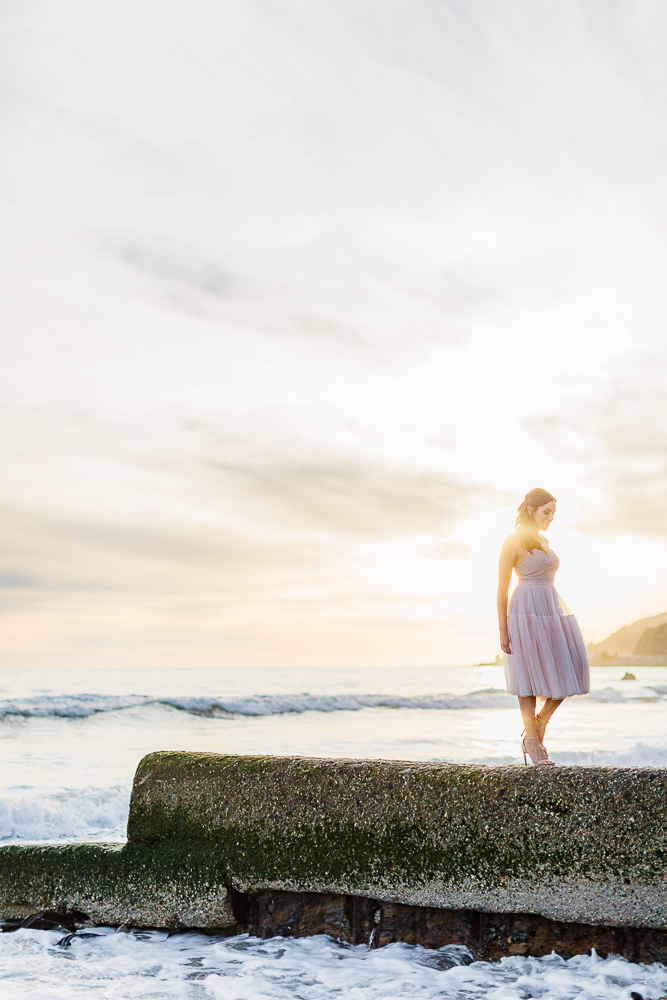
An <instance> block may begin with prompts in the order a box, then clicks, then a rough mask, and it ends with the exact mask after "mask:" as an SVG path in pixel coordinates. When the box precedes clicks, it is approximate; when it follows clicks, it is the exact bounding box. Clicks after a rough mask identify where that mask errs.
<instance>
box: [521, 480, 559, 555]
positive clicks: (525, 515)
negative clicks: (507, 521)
mask: <svg viewBox="0 0 667 1000" xmlns="http://www.w3.org/2000/svg"><path fill="white" fill-rule="evenodd" d="M548 503H556V497H553V496H552V495H551V493H547V491H546V490H541V489H540V488H539V486H538V487H536V489H534V490H531V491H530V493H526V496H525V498H524V499H523V501H522V502H521V503H520V504H519V506H518V507H517V510H518V512H519V513H518V517H517V519H516V526H517V528H518V529H519V532H520V534H521V544H522V545H523V547H524V549H525V550H526V552H532V551H533V549H541V548H542V546H541V545H540V541H539V538H538V536H537V532H538V528H537V524H536V523H535V518H534V517H533V515H532V514H531V513H529V511H528V508H529V507H532V508H533V509H534V510H537V509H538V507H544V505H545V504H548Z"/></svg>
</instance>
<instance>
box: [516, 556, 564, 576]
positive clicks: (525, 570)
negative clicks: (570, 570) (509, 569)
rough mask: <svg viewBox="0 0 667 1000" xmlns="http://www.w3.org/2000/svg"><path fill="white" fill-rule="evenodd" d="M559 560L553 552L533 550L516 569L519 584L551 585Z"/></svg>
mask: <svg viewBox="0 0 667 1000" xmlns="http://www.w3.org/2000/svg"><path fill="white" fill-rule="evenodd" d="M559 566H560V559H559V558H558V556H557V555H556V553H555V552H552V551H551V550H549V551H548V552H545V551H544V549H533V551H532V552H529V553H528V555H527V556H526V558H525V559H524V561H523V562H522V563H521V565H520V566H517V567H516V575H517V576H518V577H519V583H542V584H553V582H554V577H555V575H556V570H557V569H558V567H559Z"/></svg>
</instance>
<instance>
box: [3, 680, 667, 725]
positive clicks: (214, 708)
mask: <svg viewBox="0 0 667 1000" xmlns="http://www.w3.org/2000/svg"><path fill="white" fill-rule="evenodd" d="M586 697H588V698H590V699H591V700H593V701H599V702H635V703H636V702H638V701H643V702H660V701H667V685H656V686H655V687H642V688H640V689H639V690H636V689H635V690H634V691H632V692H628V693H625V692H622V691H618V690H617V689H616V688H613V687H606V688H601V689H600V690H597V691H591V693H590V694H589V695H587V696H586ZM150 705H163V706H165V707H168V708H175V709H177V710H178V711H181V712H187V713H189V714H190V715H202V716H208V717H210V718H225V717H226V716H228V717H233V716H239V715H242V716H243V715H245V716H261V715H285V714H288V713H300V712H358V711H361V710H362V709H364V708H408V709H428V710H436V711H450V710H453V711H456V710H457V709H466V708H476V709H493V708H511V707H514V706H515V705H516V699H515V698H514V696H513V695H509V694H507V693H506V692H505V691H502V690H500V689H498V688H486V689H485V690H483V691H471V692H469V693H468V694H463V695H458V696H454V695H446V694H443V695H428V696H423V697H418V696H417V697H408V696H405V695H381V694H367V695H355V694H349V695H345V694H343V695H331V694H321V695H316V694H307V693H304V694H288V695H275V694H266V695H263V694H258V695H250V696H246V697H240V698H215V697H209V696H206V697H194V698H186V697H176V698H165V697H156V696H154V695H153V696H150V695H134V694H128V695H111V694H72V695H37V696H35V697H32V698H9V699H6V700H4V701H0V719H4V718H8V717H11V716H23V717H24V718H49V717H55V718H64V719H84V718H87V717H88V716H90V715H95V714H97V713H99V712H117V711H122V710H124V709H129V708H144V707H147V706H150Z"/></svg>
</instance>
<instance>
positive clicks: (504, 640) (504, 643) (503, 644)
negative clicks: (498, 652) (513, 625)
mask: <svg viewBox="0 0 667 1000" xmlns="http://www.w3.org/2000/svg"><path fill="white" fill-rule="evenodd" d="M500 648H501V649H502V651H503V653H510V654H511V652H512V650H511V649H510V638H509V635H508V633H507V629H506V628H501V630H500Z"/></svg>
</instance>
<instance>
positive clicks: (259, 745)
mask: <svg viewBox="0 0 667 1000" xmlns="http://www.w3.org/2000/svg"><path fill="white" fill-rule="evenodd" d="M624 670H625V668H612V667H601V668H594V669H593V670H592V691H591V694H590V695H588V696H586V697H583V698H572V699H569V700H568V701H566V702H565V703H564V705H563V706H561V708H560V709H559V711H558V712H557V713H556V715H555V716H554V719H553V721H552V724H551V726H550V728H549V733H548V740H547V745H548V747H549V751H550V754H551V756H552V758H553V759H554V760H555V761H556V762H557V763H561V764H579V765H582V766H588V765H592V764H598V765H600V764H602V765H614V764H622V765H630V764H637V765H643V766H653V767H663V766H667V739H666V736H665V732H666V723H667V667H636V668H634V670H633V672H634V674H635V676H636V680H634V681H624V680H622V679H621V678H622V675H623V673H624ZM520 731H521V720H520V716H519V712H518V708H517V703H516V699H515V698H512V697H510V696H508V695H507V694H506V693H505V691H504V685H503V677H502V668H501V667H496V666H478V667H461V668H454V667H447V668H435V667H432V668H419V669H416V668H410V669H405V670H401V669H383V670H380V669H367V668H365V669H358V670H354V669H339V670H334V669H313V670H308V669H265V670H259V669H244V670H233V669H220V670H213V669H207V670H201V669H182V670H122V669H117V670H95V671H93V670H91V671H88V670H64V671H57V670H24V671H6V670H5V671H0V741H1V743H0V751H1V753H2V760H3V770H2V786H3V787H2V788H1V789H0V840H1V842H2V843H4V844H16V843H29V842H33V843H34V842H58V843H65V842H72V841H77V840H98V841H99V840H115V841H120V840H123V839H124V837H125V826H126V822H127V811H128V802H129V794H130V788H131V783H132V777H133V774H134V771H135V769H136V766H137V764H138V762H139V760H140V759H141V757H142V756H143V755H144V754H146V753H149V752H151V751H154V750H207V751H214V752H218V753H268V754H301V755H308V756H319V757H329V756H335V757H371V758H386V759H402V760H438V761H461V762H476V763H481V764H487V765H493V764H509V763H518V762H519V759H520V755H519V743H518V737H519V733H520ZM60 937H61V935H59V934H57V933H55V932H54V933H51V932H43V931H32V930H21V931H18V932H15V933H11V934H3V935H0V982H1V985H0V995H1V996H2V997H3V1000H4V998H19V997H20V998H28V997H29V998H31V1000H50V998H56V997H57V998H62V997H82V996H90V997H93V996H94V997H101V998H104V1000H123V998H130V997H132V998H142V1000H143V998H151V1000H153V998H155V1000H161V998H168V997H187V998H202V1000H203V998H209V997H211V998H215V997H221V998H222V997H224V998H226V1000H232V998H234V1000H236V998H239V1000H240V998H249V1000H250V998H252V1000H256V998H264V997H266V998H269V997H271V998H273V997H275V998H282V997H297V998H303V1000H311V998H312V1000H320V998H322V1000H324V998H334V997H338V996H340V995H341V994H342V993H346V994H347V995H348V996H349V997H350V998H352V1000H371V998H393V997H406V996H409V997H414V998H419V1000H422V998H424V1000H427V998H429V1000H430V998H435V997H446V998H452V1000H454V998H456V1000H458V998H461V1000H463V998H471V997H477V996H480V997H481V996H484V997H494V998H498V1000H501V998H502V1000H506V998H521V1000H528V998H531V997H535V998H537V997H540V998H542V997H544V998H566V997H567V998H570V997H572V998H575V997H576V998H591V1000H592V998H601V1000H607V998H623V1000H626V998H629V997H630V996H631V994H632V993H633V992H634V993H636V994H638V995H640V996H642V997H646V998H649V997H650V998H657V997H662V996H664V995H665V994H666V993H667V969H665V968H664V967H663V966H662V965H658V964H654V965H633V964H632V963H629V962H627V961H625V960H623V959H620V958H613V957H611V958H607V959H605V960H602V959H599V958H598V957H597V956H596V955H595V954H593V955H581V956H577V957H576V958H573V959H570V960H569V961H564V960H563V959H561V958H560V957H559V956H557V955H551V956H548V957H544V958H539V959H533V958H527V959H523V958H508V959H505V960H503V961H501V962H496V963H489V962H472V963H471V962H470V956H467V955H466V954H465V952H464V951H463V950H462V949H460V948H458V949H457V948H445V949H440V950H439V951H437V952H434V951H429V950H427V949H423V948H420V947H414V946H408V945H390V946H389V947H387V948H384V949H380V950H378V951H373V952H369V951H368V949H367V948H365V946H348V945H344V944H339V943H337V942H334V941H331V940H329V939H328V938H326V937H317V938H312V939H299V940H289V939H272V940H271V941H259V940H255V939H252V938H248V937H247V936H241V937H238V938H231V939H222V938H215V937H207V936H204V935H198V934H186V935H176V936H174V937H171V938H167V936H166V934H165V933H161V932H157V931H156V932H130V933H114V932H113V930H111V929H106V928H100V929H98V930H97V931H96V932H95V936H94V937H86V938H80V939H77V938H75V939H74V941H73V942H72V946H71V947H70V948H68V949H66V950H64V949H63V948H62V947H59V946H58V944H57V941H58V940H59V938H60Z"/></svg>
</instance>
